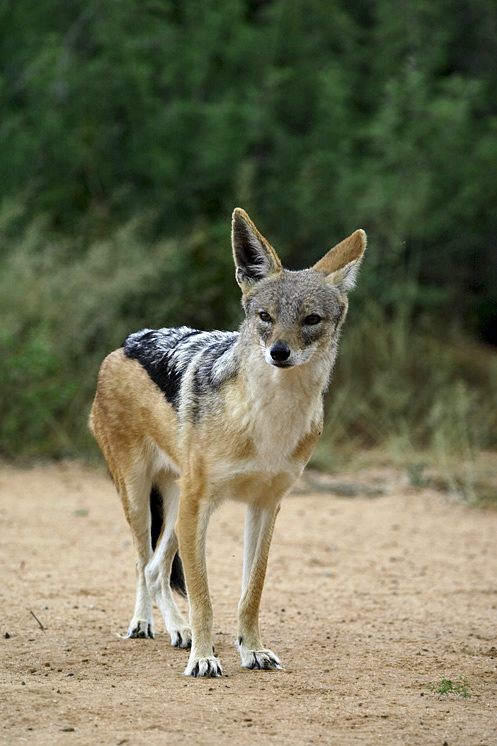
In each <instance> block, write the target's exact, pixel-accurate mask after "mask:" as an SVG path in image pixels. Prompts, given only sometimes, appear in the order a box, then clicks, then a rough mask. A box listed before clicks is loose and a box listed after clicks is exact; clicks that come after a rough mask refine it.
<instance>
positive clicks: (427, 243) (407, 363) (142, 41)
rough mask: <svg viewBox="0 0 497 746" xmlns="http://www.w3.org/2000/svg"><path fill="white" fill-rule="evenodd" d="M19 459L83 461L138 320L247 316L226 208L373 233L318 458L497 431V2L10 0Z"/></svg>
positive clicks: (297, 225)
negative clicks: (101, 400) (95, 407)
mask: <svg viewBox="0 0 497 746" xmlns="http://www.w3.org/2000/svg"><path fill="white" fill-rule="evenodd" d="M0 28H1V29H2V32H1V37H2V44H1V52H0V53H1V57H2V65H1V71H2V72H1V74H0V101H1V112H2V116H1V119H0V173H1V179H0V198H1V208H0V413H1V414H0V453H1V454H3V456H5V457H7V458H17V457H23V458H32V457H57V458H58V457H74V456H83V457H90V456H91V455H92V454H95V448H96V446H94V444H93V443H92V440H91V438H90V436H89V434H88V432H87V427H86V421H87V416H88V412H89V407H90V405H91V400H92V395H93V393H94V389H95V383H96V376H97V371H98V367H99V364H100V362H101V360H102V358H103V357H104V356H105V355H106V354H107V353H108V352H109V351H111V350H112V349H114V348H116V347H118V346H119V345H120V344H121V342H122V340H123V338H124V337H125V335H126V334H127V333H129V332H130V331H134V330H137V329H139V328H141V327H144V326H149V327H156V326H174V325H176V324H183V323H186V324H190V325H193V326H197V327H200V328H236V326H238V324H239V322H240V321H241V316H242V314H241V309H240V306H239V294H238V288H237V286H236V284H235V282H234V272H233V266H232V259H231V253H230V216H231V212H232V209H233V208H234V207H235V206H236V205H241V206H243V207H244V208H245V209H246V210H247V211H248V212H249V214H250V215H251V217H252V218H253V219H254V221H255V222H256V224H257V225H258V227H259V228H260V230H261V231H262V232H263V233H264V234H265V235H266V236H268V238H269V239H270V240H271V241H272V242H273V243H274V245H275V247H276V248H277V250H278V252H279V253H280V255H281V257H282V259H283V261H284V262H285V264H286V266H288V267H289V268H291V269H299V268H301V267H304V266H308V265H310V264H312V263H313V262H314V261H316V260H317V259H318V258H319V257H320V256H321V255H322V254H323V253H324V252H325V251H327V249H328V248H330V247H331V246H332V245H333V244H334V243H336V242H338V241H339V240H341V239H342V238H343V237H345V236H346V235H348V234H349V233H351V232H352V231H353V230H355V229H356V228H358V227H362V228H364V229H365V230H366V232H367V233H368V236H369V251H368V255H367V260H366V262H365V264H364V268H363V270H362V275H361V277H360V282H359V286H358V289H357V290H356V291H354V295H353V296H352V298H351V309H350V312H349V319H348V322H347V325H346V329H345V332H344V335H343V341H342V346H341V350H340V354H339V361H338V364H337V368H336V371H335V374H334V381H333V385H332V388H331V394H330V396H329V397H328V401H327V408H328V415H327V427H326V432H325V437H324V439H323V441H322V442H321V444H320V447H319V450H318V451H317V454H316V458H315V464H316V465H319V466H322V467H326V468H334V465H335V459H336V456H335V454H336V452H337V449H339V451H340V453H342V454H343V453H347V452H352V451H354V450H357V449H358V448H360V449H364V448H369V449H371V448H383V449H386V450H392V449H393V450H394V451H396V452H397V453H400V454H402V458H406V459H409V458H411V457H412V454H417V453H419V452H432V453H437V454H439V457H440V458H441V459H444V458H445V457H446V456H447V455H448V454H449V455H450V454H454V455H455V456H456V458H464V459H467V458H471V457H472V455H473V454H474V453H476V452H478V451H480V450H481V449H487V450H489V449H492V448H495V446H496V444H497V406H496V404H497V361H496V356H495V344H496V343H497V210H496V207H497V98H496V91H497V65H496V64H495V61H496V60H497V4H496V3H495V2H493V0H473V2H471V3H468V2H463V0H438V1H437V2H427V0H409V2H403V3H400V2H397V1H395V0H347V1H345V0H231V2H218V1H216V0H184V1H182V0H106V2H105V3H102V2H101V1H100V0H71V2H67V0H41V2H40V0H36V2H35V0H23V2H16V0H5V1H4V2H3V3H2V4H1V5H0Z"/></svg>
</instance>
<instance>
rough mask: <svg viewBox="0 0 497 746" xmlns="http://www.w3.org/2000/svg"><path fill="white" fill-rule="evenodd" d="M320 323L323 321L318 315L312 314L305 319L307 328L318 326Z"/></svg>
mask: <svg viewBox="0 0 497 746" xmlns="http://www.w3.org/2000/svg"><path fill="white" fill-rule="evenodd" d="M320 321H322V319H321V316H318V314H317V313H311V314H310V315H309V316H306V317H305V319H304V324H306V325H307V326H316V324H319V322H320Z"/></svg>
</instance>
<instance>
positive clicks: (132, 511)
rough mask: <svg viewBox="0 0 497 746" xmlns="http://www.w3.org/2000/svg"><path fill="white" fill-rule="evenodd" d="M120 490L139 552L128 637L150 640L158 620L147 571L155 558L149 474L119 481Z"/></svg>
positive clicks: (141, 473)
mask: <svg viewBox="0 0 497 746" xmlns="http://www.w3.org/2000/svg"><path fill="white" fill-rule="evenodd" d="M116 486H117V488H118V491H119V494H120V495H121V499H122V501H123V506H124V511H125V514H126V518H127V520H128V523H129V526H130V528H131V533H132V535H133V542H134V545H135V550H136V602H135V610H134V613H133V618H132V620H131V622H130V623H129V627H128V632H127V634H126V637H140V638H147V637H149V638H150V637H153V636H154V619H153V612H152V598H151V597H150V593H149V591H148V588H147V582H146V579H145V568H146V566H147V564H148V563H149V562H150V559H151V557H152V542H151V536H150V525H151V519H150V489H151V482H150V479H149V477H148V476H147V475H146V473H145V470H140V471H138V472H137V473H136V472H135V473H134V474H133V475H132V476H130V477H129V478H127V479H124V478H123V479H120V480H119V481H117V480H116Z"/></svg>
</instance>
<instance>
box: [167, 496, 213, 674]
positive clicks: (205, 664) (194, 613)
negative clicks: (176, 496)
mask: <svg viewBox="0 0 497 746" xmlns="http://www.w3.org/2000/svg"><path fill="white" fill-rule="evenodd" d="M210 513H211V509H210V507H209V505H208V503H207V502H206V501H201V500H199V499H198V497H197V495H193V494H191V493H185V492H182V494H181V495H180V504H179V512H178V521H177V524H176V533H177V536H178V542H179V551H180V555H181V559H182V561H183V570H184V573H185V580H186V589H187V592H188V604H189V607H190V624H191V627H192V649H191V653H190V658H189V661H188V665H187V667H186V669H185V674H186V675H187V676H211V677H216V676H222V675H223V672H222V669H221V664H220V662H219V660H218V659H217V658H216V656H215V655H214V645H213V643H212V605H211V601H210V597H209V586H208V582H207V566H206V559H205V539H206V533H207V524H208V522H209V517H210Z"/></svg>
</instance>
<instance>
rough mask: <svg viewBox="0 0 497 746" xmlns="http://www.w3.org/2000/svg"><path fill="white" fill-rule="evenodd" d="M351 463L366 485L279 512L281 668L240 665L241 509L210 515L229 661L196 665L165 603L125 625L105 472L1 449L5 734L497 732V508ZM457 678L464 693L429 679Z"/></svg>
mask: <svg viewBox="0 0 497 746" xmlns="http://www.w3.org/2000/svg"><path fill="white" fill-rule="evenodd" d="M347 480H349V481H353V482H354V483H355V484H359V489H357V488H354V490H352V492H354V493H357V492H359V494H358V496H355V497H353V498H350V497H348V498H347V497H339V496H337V495H336V494H335V495H333V494H331V493H330V492H315V493H314V494H299V493H297V494H294V495H291V496H289V497H288V498H287V499H286V501H285V502H284V504H283V507H282V510H281V513H280V515H279V517H278V521H277V525H276V531H275V536H274V540H273V546H272V549H271V555H270V561H269V568H268V576H267V581H266V586H265V591H264V595H263V602H262V614H261V620H262V628H263V636H264V640H265V644H266V645H268V647H271V648H272V649H273V650H274V651H275V652H276V653H278V655H279V656H280V658H281V660H282V662H283V664H284V666H285V670H284V671H278V672H264V671H247V670H245V669H242V668H241V667H240V665H239V660H238V653H237V651H236V649H235V646H234V636H235V632H236V606H237V601H238V594H239V587H240V580H241V556H242V554H241V553H242V547H241V539H242V518H243V508H242V507H241V506H240V505H237V504H227V505H224V506H223V507H222V508H221V509H220V511H219V512H218V513H217V514H216V515H215V516H214V518H213V520H212V522H211V527H210V532H209V544H208V561H209V572H210V585H211V593H212V598H213V605H214V614H215V620H214V624H215V627H214V629H215V643H216V651H217V653H218V655H219V657H220V658H221V661H222V664H223V668H224V672H225V674H226V676H224V677H223V678H222V679H216V680H213V679H206V680H195V679H190V678H187V677H185V676H183V670H184V668H185V665H186V660H187V653H186V652H185V651H181V650H176V649H173V648H170V646H169V640H168V638H167V636H166V634H165V631H164V629H163V625H162V624H161V620H160V619H159V614H158V613H156V617H155V621H156V633H157V634H156V639H155V640H123V639H120V638H119V636H118V635H119V634H124V633H125V631H126V629H127V625H128V622H129V620H130V618H131V615H132V610H133V603H134V552H133V547H132V545H131V541H130V534H129V532H128V529H127V526H126V524H125V520H124V517H123V514H122V511H121V507H120V504H119V501H118V498H117V496H116V494H115V492H114V488H113V485H112V483H111V482H110V480H109V479H108V478H107V477H106V475H105V474H104V473H103V472H100V471H93V470H90V469H88V468H85V467H82V466H79V465H71V464H62V465H56V466H47V467H40V468H31V469H26V470H19V469H13V468H11V467H7V466H3V467H2V468H1V469H0V525H1V534H0V538H1V545H0V602H1V606H0V659H1V665H0V670H1V676H0V741H1V742H3V743H6V744H17V743H20V742H27V743H28V744H64V745H65V744H71V745H73V744H78V745H79V744H106V745H107V744H112V745H115V746H121V745H123V744H130V746H131V745H132V744H136V745H137V746H141V745H142V744H144V745H145V746H148V745H149V744H150V745H151V746H155V744H157V745H158V744H161V745H162V744H166V745H169V744H171V745H173V744H188V745H189V746H192V745H195V744H210V743H216V744H221V745H224V744H230V745H231V746H232V745H234V744H248V743H251V744H252V743H261V744H263V743H264V744H299V745H300V744H336V745H337V746H347V745H348V744H367V745H368V746H369V745H371V746H376V745H377V744H378V745H379V744H382V746H396V745H397V744H407V745H408V746H418V745H419V746H429V745H431V744H434V745H435V744H436V746H444V744H448V746H476V745H477V744H480V745H482V744H486V745H487V746H495V744H497V552H496V540H497V512H492V511H487V512H484V511H479V510H475V509H470V508H466V507H464V506H462V505H459V504H456V503H455V502H454V501H453V500H452V499H451V498H449V497H448V496H447V495H443V494H442V493H440V492H437V491H432V490H429V489H415V488H412V487H408V486H407V485H406V484H405V483H404V480H403V478H402V475H401V474H396V473H394V472H392V471H389V470H377V471H376V472H362V473H361V472H356V473H354V474H353V475H342V476H341V482H344V481H345V482H347ZM360 485H363V486H364V490H363V492H364V494H362V495H361V494H360V493H361V488H360ZM331 486H332V485H331ZM342 491H343V490H342ZM31 612H32V613H31ZM35 617H36V618H35ZM42 626H43V629H42ZM443 679H448V680H450V681H452V682H453V685H454V686H455V687H457V688H458V693H452V694H448V695H440V694H437V693H435V692H433V691H431V690H430V689H429V687H430V685H436V686H438V685H440V684H441V682H442V681H443ZM446 686H447V685H446ZM465 694H466V695H471V696H463V695H465Z"/></svg>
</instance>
